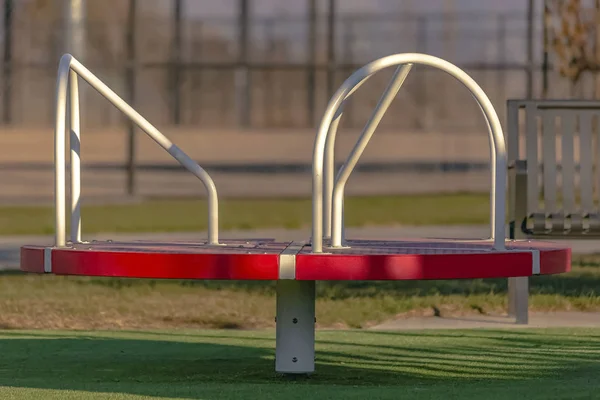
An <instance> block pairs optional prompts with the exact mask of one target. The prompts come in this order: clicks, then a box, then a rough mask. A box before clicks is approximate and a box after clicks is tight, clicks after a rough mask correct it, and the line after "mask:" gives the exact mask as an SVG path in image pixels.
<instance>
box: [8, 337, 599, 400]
mask: <svg viewBox="0 0 600 400" xmlns="http://www.w3.org/2000/svg"><path fill="white" fill-rule="evenodd" d="M274 346H275V341H274V332H273V331H174V332H171V333H158V332H135V331H132V332H85V331H80V332H59V331H0V354H2V357H0V398H2V399H81V400H86V399H142V398H144V399H263V400H264V399H285V400H293V399H302V400H306V399H344V400H347V399H399V398H403V399H466V400H469V399H477V400H479V399H486V400H494V399H529V400H535V399H540V400H541V399H543V400H547V399H593V398H597V397H598V393H600V379H598V376H600V362H598V360H600V329H567V328H565V329H547V330H538V329H536V330H534V329H521V330H484V329H481V330H456V331H406V332H365V331H320V332H318V333H317V348H316V351H317V353H316V372H315V374H313V375H312V376H311V377H309V378H297V379H289V378H286V377H282V376H278V375H277V374H276V373H275V372H274Z"/></svg>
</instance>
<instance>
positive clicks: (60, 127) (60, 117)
mask: <svg viewBox="0 0 600 400" xmlns="http://www.w3.org/2000/svg"><path fill="white" fill-rule="evenodd" d="M70 71H74V72H75V73H77V75H79V76H80V77H81V78H82V79H83V80H85V81H86V82H87V83H89V84H90V86H92V87H93V88H94V89H95V90H96V91H97V92H98V93H100V94H101V95H102V96H104V97H105V98H106V99H107V100H108V101H109V102H110V103H112V104H113V105H114V106H115V107H116V108H117V109H119V110H120V111H121V112H122V113H123V114H125V115H126V116H127V117H128V118H130V119H131V120H132V121H133V122H134V123H135V124H137V126H139V127H140V128H141V129H142V130H143V131H144V132H145V133H146V134H148V136H150V137H151V138H152V139H153V140H154V141H155V142H156V143H158V145H159V146H161V147H162V148H163V149H165V150H166V151H167V152H168V153H169V154H170V155H171V156H173V157H174V158H175V159H176V160H177V161H178V162H179V163H180V164H181V165H182V166H183V167H185V168H186V169H187V170H188V171H190V172H191V173H192V174H194V175H195V176H196V177H197V178H198V179H200V181H201V182H202V183H203V185H204V187H205V188H206V190H207V192H208V242H209V243H210V244H213V245H217V244H219V234H218V215H219V212H218V209H219V208H218V196H217V189H216V187H215V184H214V182H213V180H212V178H211V177H210V175H209V174H208V173H207V172H206V171H205V170H204V169H202V168H201V167H200V166H199V165H198V164H197V163H196V162H195V161H194V160H192V159H191V158H190V157H189V156H188V155H187V154H185V153H184V152H183V151H182V150H181V149H179V147H177V146H176V145H175V144H173V143H172V142H171V141H170V140H169V139H167V137H166V136H164V135H163V134H162V133H160V131H159V130H158V129H156V128H155V127H154V126H153V125H152V124H151V123H150V122H148V121H147V120H146V119H145V118H144V117H142V116H141V115H140V114H139V113H138V112H137V111H135V110H134V109H133V108H132V107H131V106H130V105H129V104H127V103H126V102H125V101H124V100H123V99H121V98H120V97H119V96H118V95H117V94H116V93H115V92H113V91H112V90H111V89H110V88H109V87H108V86H106V85H105V84H104V83H103V82H102V81H101V80H100V79H98V78H97V77H96V76H95V75H94V74H93V73H92V72H90V71H89V70H88V69H87V68H86V67H84V66H83V65H82V64H81V63H80V62H79V61H77V60H76V59H74V58H73V56H71V55H70V54H65V55H64V56H63V57H62V58H61V60H60V64H59V68H58V86H57V92H56V93H57V94H56V104H57V105H56V125H55V133H54V142H55V148H54V157H55V203H56V246H64V245H65V244H66V243H65V198H66V190H65V164H66V162H65V118H66V98H67V89H68V78H69V74H70Z"/></svg>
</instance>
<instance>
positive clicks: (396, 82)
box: [325, 64, 412, 247]
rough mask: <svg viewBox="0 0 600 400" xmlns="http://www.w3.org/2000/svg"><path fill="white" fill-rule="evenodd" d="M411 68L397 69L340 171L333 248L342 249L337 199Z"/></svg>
mask: <svg viewBox="0 0 600 400" xmlns="http://www.w3.org/2000/svg"><path fill="white" fill-rule="evenodd" d="M411 68H412V64H405V65H403V66H401V67H398V68H397V69H396V71H395V72H394V75H393V76H392V80H391V81H390V83H389V84H388V87H387V88H386V89H385V92H384V93H383V95H382V96H381V98H380V99H379V102H378V103H377V105H376V106H375V109H374V110H373V113H372V114H371V117H370V118H369V121H367V124H366V125H365V127H364V129H363V131H362V133H361V135H360V138H359V139H358V141H357V142H356V144H355V145H354V147H353V148H352V151H351V152H350V155H349V156H348V159H347V160H346V162H345V163H344V166H343V167H342V168H341V169H340V172H339V173H338V176H337V178H336V182H335V186H334V188H333V193H332V197H333V199H332V201H333V202H332V215H331V217H332V221H331V224H332V232H331V245H332V247H341V246H342V213H343V211H342V208H343V204H342V203H340V204H338V205H337V206H338V207H339V210H338V209H337V208H336V199H337V198H338V197H339V196H340V195H341V197H342V200H341V201H342V202H343V201H344V199H343V197H344V185H345V183H346V181H347V180H348V178H349V177H350V174H351V173H352V170H353V169H354V167H355V166H356V163H357V162H358V159H359V158H360V156H361V155H362V153H363V151H364V150H365V148H366V147H367V144H368V143H369V141H370V140H371V137H372V136H373V133H375V130H376V129H377V127H378V126H379V123H380V122H381V119H382V118H383V116H384V115H385V113H386V111H387V110H388V108H389V107H390V105H391V104H392V101H393V100H394V98H396V95H397V94H398V91H399V90H400V87H402V84H403V83H404V81H405V80H406V77H407V76H408V74H409V72H410V70H411ZM330 145H331V147H333V145H334V142H330ZM325 146H327V142H325ZM340 182H341V189H340ZM340 192H341V193H340Z"/></svg>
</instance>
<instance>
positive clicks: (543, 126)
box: [507, 99, 600, 324]
mask: <svg viewBox="0 0 600 400" xmlns="http://www.w3.org/2000/svg"><path fill="white" fill-rule="evenodd" d="M507 110H508V168H509V173H510V179H509V185H508V191H509V198H510V203H509V204H510V207H509V211H510V217H509V220H510V231H511V233H510V237H511V238H513V239H541V238H549V237H551V238H552V239H553V240H557V239H571V240H574V239H594V238H595V239H598V237H600V210H599V209H598V205H597V203H596V202H595V201H594V196H595V195H594V193H598V191H599V190H600V182H599V181H598V179H596V178H594V176H595V171H597V170H598V160H597V159H596V160H594V159H595V157H594V151H595V147H594V146H595V145H597V143H598V139H597V136H596V133H595V132H594V130H597V129H598V128H597V126H598V125H597V123H596V124H594V121H593V120H594V118H596V119H597V118H600V102H599V101H594V100H521V99H513V100H508V102H507ZM520 116H522V117H523V120H524V124H520V123H519V120H520V118H519V117H520ZM538 121H539V126H538ZM557 122H558V123H557ZM521 125H522V126H523V128H524V129H520V128H521ZM594 125H595V126H596V127H594ZM540 200H541V201H540ZM508 286H509V314H511V315H513V316H514V317H515V318H516V321H517V323H522V324H526V323H527V320H528V295H529V282H528V278H527V277H514V278H509V285H508Z"/></svg>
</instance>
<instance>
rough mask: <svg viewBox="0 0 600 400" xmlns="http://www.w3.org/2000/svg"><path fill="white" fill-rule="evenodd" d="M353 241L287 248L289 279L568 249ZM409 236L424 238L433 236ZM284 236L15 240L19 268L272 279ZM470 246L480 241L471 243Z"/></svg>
mask: <svg viewBox="0 0 600 400" xmlns="http://www.w3.org/2000/svg"><path fill="white" fill-rule="evenodd" d="M238 243H239V242H238ZM246 243H250V245H254V244H256V242H246ZM358 243H359V244H360V245H362V246H363V247H364V248H365V249H367V250H369V249H371V251H370V253H369V252H368V251H367V252H366V253H360V252H361V247H360V245H358V246H357V247H356V248H353V249H352V250H349V251H344V250H335V251H332V252H331V253H330V254H312V253H310V246H305V247H304V248H303V249H302V250H301V251H300V252H299V253H298V254H297V255H296V256H295V264H296V265H295V277H296V279H298V280H429V279H433V280H444V279H475V278H507V277H517V276H531V275H533V274H534V271H533V268H532V265H533V264H534V257H536V256H535V254H537V256H538V258H539V274H542V275H543V274H557V273H563V272H568V271H570V269H571V250H570V249H569V248H561V247H557V246H556V245H553V244H548V243H545V242H526V243H522V244H518V245H515V246H514V248H511V249H510V251H506V252H489V251H487V252H486V251H480V252H478V251H475V252H471V253H469V252H462V251H463V250H460V248H458V250H457V251H455V252H454V253H433V254H406V253H402V251H401V250H398V249H400V247H399V246H402V245H406V243H410V242H385V245H387V246H388V247H387V248H386V247H381V246H384V245H383V244H382V243H384V242H376V241H362V242H358ZM415 243H418V244H419V245H421V246H427V245H431V244H432V243H434V242H427V241H421V242H415ZM435 243H437V244H439V242H435ZM446 243H459V242H446ZM473 243H475V242H473ZM289 244H290V242H274V241H270V242H269V241H263V242H261V243H260V244H259V245H257V246H255V247H248V248H245V247H243V245H241V246H237V247H223V248H219V247H210V246H208V247H207V246H201V245H198V244H191V243H160V244H159V243H157V244H152V243H145V244H143V245H141V244H136V243H134V244H131V243H124V244H119V243H111V244H110V245H107V244H106V243H103V244H100V245H95V244H91V245H85V247H84V246H79V247H78V248H64V249H63V248H60V249H57V248H48V249H50V250H49V251H48V254H46V255H45V252H46V251H47V250H46V249H47V248H46V247H43V246H23V247H22V248H21V270H23V271H26V272H32V273H44V263H45V257H50V261H51V265H52V273H53V274H57V275H82V276H106V277H128V278H152V279H199V280H201V279H206V280H211V279H214V280H277V279H279V255H280V254H281V252H282V251H283V250H284V249H285V248H286V247H287V246H288V245H289ZM460 245H462V244H460ZM369 246H370V247H369ZM377 246H380V247H377ZM394 246H396V247H394ZM475 246H481V247H482V248H483V245H480V244H478V243H476V244H475ZM520 247H522V248H523V249H522V251H521V249H520ZM373 249H374V250H373ZM382 249H384V250H385V251H382ZM390 249H391V250H390ZM378 250H379V253H378ZM532 250H533V251H532Z"/></svg>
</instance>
